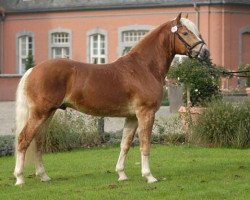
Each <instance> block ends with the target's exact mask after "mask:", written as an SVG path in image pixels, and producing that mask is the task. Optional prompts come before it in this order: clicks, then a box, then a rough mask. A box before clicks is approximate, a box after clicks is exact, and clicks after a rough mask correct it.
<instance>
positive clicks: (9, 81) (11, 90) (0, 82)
mask: <svg viewBox="0 0 250 200" xmlns="http://www.w3.org/2000/svg"><path fill="white" fill-rule="evenodd" d="M19 80H20V76H8V77H7V76H6V77H3V76H1V77H0V101H13V100H14V99H15V96H16V89H17V84H18V82H19Z"/></svg>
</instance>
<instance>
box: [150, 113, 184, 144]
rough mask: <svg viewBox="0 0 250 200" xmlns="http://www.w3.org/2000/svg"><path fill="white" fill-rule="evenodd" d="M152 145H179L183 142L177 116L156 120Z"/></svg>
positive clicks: (182, 133)
mask: <svg viewBox="0 0 250 200" xmlns="http://www.w3.org/2000/svg"><path fill="white" fill-rule="evenodd" d="M152 141H153V142H154V143H165V144H166V143H167V144H180V143H184V142H185V136H184V131H183V129H182V124H181V119H180V117H179V115H171V116H170V117H168V118H160V119H156V120H155V123H154V127H153V137H152Z"/></svg>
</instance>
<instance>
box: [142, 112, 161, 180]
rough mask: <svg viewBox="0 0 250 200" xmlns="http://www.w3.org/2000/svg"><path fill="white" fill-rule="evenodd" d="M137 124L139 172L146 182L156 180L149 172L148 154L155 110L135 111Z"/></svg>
mask: <svg viewBox="0 0 250 200" xmlns="http://www.w3.org/2000/svg"><path fill="white" fill-rule="evenodd" d="M137 118H138V124H139V127H138V128H139V139H140V150H141V173H142V176H143V177H145V178H146V179H147V181H148V183H154V182H157V179H156V178H154V176H153V175H152V174H151V171H150V167H149V154H150V144H151V133H152V128H153V124H154V118H155V111H152V110H147V109H143V110H141V111H139V112H137Z"/></svg>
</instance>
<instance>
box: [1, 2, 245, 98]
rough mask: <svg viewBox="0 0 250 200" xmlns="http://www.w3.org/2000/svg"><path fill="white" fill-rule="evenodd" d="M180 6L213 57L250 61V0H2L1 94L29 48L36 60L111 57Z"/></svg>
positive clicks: (233, 64)
mask: <svg viewBox="0 0 250 200" xmlns="http://www.w3.org/2000/svg"><path fill="white" fill-rule="evenodd" d="M194 2H195V3H194ZM180 12H182V13H183V14H184V15H186V14H188V15H189V19H191V20H192V21H193V22H194V23H196V25H197V26H198V28H199V29H200V32H201V34H202V36H203V38H204V40H205V41H206V43H207V45H208V47H209V49H210V51H211V58H212V60H213V62H214V63H216V64H218V65H222V66H226V67H227V68H228V69H229V70H237V69H238V67H239V66H240V65H242V64H246V63H250V1H249V0H241V1H236V0H223V1H222V0H209V1H208V0H197V1H188V0H175V1H174V0H169V1H167V0H151V1H149V0H117V1H113V0H106V1H101V0H99V1H98V0H96V1H88V0H12V1H8V0H0V19H1V21H0V100H2V101H3V100H14V99H15V90H16V87H17V83H18V81H19V80H20V77H21V76H22V74H23V73H24V72H25V70H26V69H25V63H26V59H27V57H28V55H29V54H31V55H33V58H34V60H35V63H40V62H42V61H44V60H48V59H52V58H59V57H64V58H70V59H74V60H78V61H81V62H90V63H108V62H112V61H114V60H116V59H117V58H118V57H120V56H122V55H124V54H125V53H126V52H128V51H129V49H130V48H131V47H132V46H133V45H134V44H135V43H136V42H137V41H138V40H140V38H141V37H143V35H144V34H145V33H147V32H148V31H150V30H151V29H153V28H154V27H156V26H158V25H160V24H162V23H164V22H166V21H169V20H172V19H174V18H175V17H176V16H177V15H178V14H179V13H180ZM236 85H237V80H235V79H232V80H229V81H226V82H225V83H224V85H223V87H224V88H230V87H235V86H236Z"/></svg>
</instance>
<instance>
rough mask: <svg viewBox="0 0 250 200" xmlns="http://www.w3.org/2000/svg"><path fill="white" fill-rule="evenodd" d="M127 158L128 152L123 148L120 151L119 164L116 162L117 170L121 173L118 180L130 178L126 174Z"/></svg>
mask: <svg viewBox="0 0 250 200" xmlns="http://www.w3.org/2000/svg"><path fill="white" fill-rule="evenodd" d="M125 158H126V154H125V152H124V151H123V149H121V152H120V155H119V158H118V161H117V164H116V171H117V173H118V175H119V179H118V181H124V180H127V179H128V177H127V176H126V174H125V172H124V163H125Z"/></svg>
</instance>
